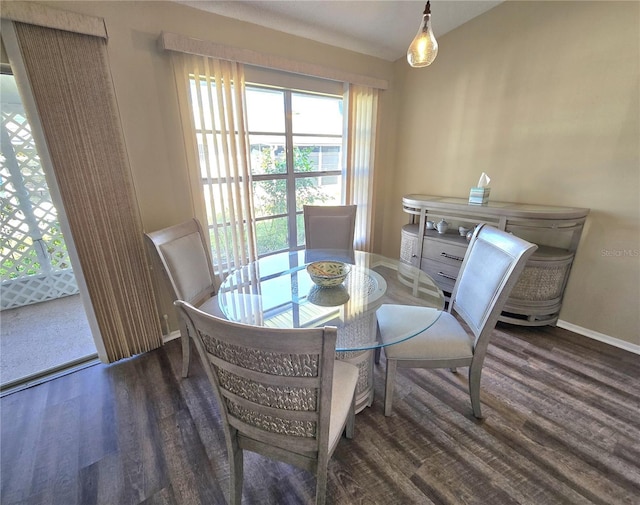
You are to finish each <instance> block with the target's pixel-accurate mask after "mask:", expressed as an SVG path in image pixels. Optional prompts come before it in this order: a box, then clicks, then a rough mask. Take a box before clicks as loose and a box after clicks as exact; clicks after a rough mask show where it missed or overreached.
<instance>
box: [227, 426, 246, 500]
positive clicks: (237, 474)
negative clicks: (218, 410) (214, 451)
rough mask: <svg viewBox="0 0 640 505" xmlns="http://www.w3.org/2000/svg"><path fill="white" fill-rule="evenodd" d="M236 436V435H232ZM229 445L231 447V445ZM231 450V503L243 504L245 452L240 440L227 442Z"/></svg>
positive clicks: (229, 450)
mask: <svg viewBox="0 0 640 505" xmlns="http://www.w3.org/2000/svg"><path fill="white" fill-rule="evenodd" d="M231 436H232V437H235V435H231ZM229 445H230V446H231V447H229ZM227 448H228V452H229V472H230V475H229V504H230V505H241V504H242V481H243V478H244V475H243V473H244V469H243V454H242V449H240V447H238V442H237V441H236V440H235V438H234V440H233V441H232V442H231V444H227Z"/></svg>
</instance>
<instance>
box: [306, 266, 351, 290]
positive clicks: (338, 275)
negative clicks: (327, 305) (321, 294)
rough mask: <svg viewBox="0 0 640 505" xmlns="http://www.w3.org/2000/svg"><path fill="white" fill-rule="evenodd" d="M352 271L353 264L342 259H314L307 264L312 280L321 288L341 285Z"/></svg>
mask: <svg viewBox="0 0 640 505" xmlns="http://www.w3.org/2000/svg"><path fill="white" fill-rule="evenodd" d="M350 271H351V266H350V265H348V264H347V263H342V262H341V261H314V262H313V263H310V264H309V265H307V272H309V277H311V280H312V281H313V282H314V283H315V284H316V285H318V286H320V287H321V288H331V287H334V286H339V285H340V284H342V283H343V282H344V280H345V279H346V278H347V275H349V272H350Z"/></svg>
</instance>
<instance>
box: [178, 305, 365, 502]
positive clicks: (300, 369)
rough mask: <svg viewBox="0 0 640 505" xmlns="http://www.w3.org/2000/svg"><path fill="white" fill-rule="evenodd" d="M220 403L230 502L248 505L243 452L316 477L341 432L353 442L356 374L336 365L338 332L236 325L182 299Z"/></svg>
mask: <svg viewBox="0 0 640 505" xmlns="http://www.w3.org/2000/svg"><path fill="white" fill-rule="evenodd" d="M175 305H176V306H177V307H178V308H179V309H180V311H181V314H182V316H183V318H184V319H185V321H186V324H187V325H189V327H190V329H191V333H192V336H193V339H194V341H195V344H196V348H197V349H198V353H199V355H200V359H201V361H202V363H203V365H204V367H205V370H206V373H207V375H208V377H209V380H210V381H211V384H212V385H213V390H214V392H215V395H216V397H217V401H218V406H219V409H220V414H221V417H222V424H223V427H224V433H225V439H226V443H227V454H228V457H229V466H230V490H229V494H230V500H229V501H230V503H231V504H232V505H240V503H241V501H242V480H243V451H245V450H248V451H252V452H256V453H259V454H262V455H264V456H267V457H270V458H272V459H275V460H278V461H283V462H285V463H288V464H291V465H294V466H298V467H301V468H304V469H306V470H308V471H311V472H313V473H315V474H316V478H317V484H316V504H318V505H322V504H324V503H325V500H326V488H327V468H328V462H329V458H330V457H331V455H332V454H333V451H334V449H335V448H336V445H337V444H338V441H339V440H340V438H341V435H342V433H343V431H345V428H346V436H347V438H352V437H353V429H354V412H355V411H354V408H355V390H356V385H357V382H358V368H357V367H356V366H354V365H351V364H349V363H346V362H344V361H338V360H336V359H335V348H336V338H337V329H336V328H335V327H324V328H305V329H279V328H266V327H261V326H250V325H245V324H240V323H234V322H231V321H228V320H225V319H221V318H218V317H215V316H212V315H210V314H207V313H205V312H203V311H201V310H199V309H196V308H195V307H193V306H192V305H190V304H189V303H187V302H184V301H180V300H178V301H176V302H175Z"/></svg>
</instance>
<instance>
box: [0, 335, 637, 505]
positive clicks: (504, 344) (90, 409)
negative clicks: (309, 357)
mask: <svg viewBox="0 0 640 505" xmlns="http://www.w3.org/2000/svg"><path fill="white" fill-rule="evenodd" d="M192 365H193V366H192V372H191V375H190V377H189V378H188V379H181V378H180V344H179V342H178V341H177V340H175V341H172V342H170V343H168V344H167V345H165V346H164V348H162V349H158V350H156V351H153V352H150V353H147V354H145V355H142V356H138V357H135V358H131V359H128V360H126V361H122V362H119V363H115V364H112V365H108V366H106V365H97V366H94V367H91V368H88V369H85V370H81V371H78V372H74V373H72V374H70V375H67V376H65V377H61V378H58V379H55V380H53V381H50V382H48V383H46V384H42V385H39V386H36V387H33V388H30V389H27V390H24V391H20V392H18V393H14V394H11V395H8V396H5V397H4V398H2V399H1V400H0V409H1V416H2V425H1V438H0V443H1V451H2V452H1V468H0V470H1V473H0V476H1V481H2V482H1V488H0V493H1V494H0V501H1V503H2V504H3V505H14V504H21V505H27V504H52V505H53V504H60V505H73V504H81V505H91V504H109V505H114V504H115V505H137V504H145V505H151V504H163V505H186V504H223V503H225V497H228V478H229V469H228V466H227V458H226V452H225V444H224V437H223V433H222V430H221V427H220V419H219V415H218V410H217V407H216V405H215V402H214V399H213V397H212V394H211V388H210V386H209V384H208V382H207V379H206V376H205V375H204V372H203V370H202V368H201V367H200V363H199V360H198V358H197V357H195V358H194V360H193V363H192ZM466 371H467V370H466V369H461V370H460V371H459V373H458V374H453V373H451V372H449V371H447V370H438V371H428V370H398V378H397V384H396V395H395V403H394V413H393V415H392V416H391V417H384V415H383V414H382V400H383V399H382V391H383V377H384V359H383V361H382V363H381V364H380V365H379V366H377V367H376V372H375V374H376V389H375V393H376V396H375V403H374V405H373V406H372V407H371V408H367V409H365V410H364V411H363V412H362V413H360V414H359V415H358V416H357V417H356V431H355V437H354V439H353V440H347V439H343V440H341V442H340V444H339V445H338V448H337V449H336V452H335V453H334V456H333V458H332V460H331V463H330V467H329V484H328V503H329V504H381V505H389V504H413V503H415V504H427V505H429V504H435V505H444V504H491V505H499V504H532V505H533V504H535V505H544V504H579V505H583V504H598V505H615V504H638V503H640V357H639V356H637V355H634V354H631V353H628V352H625V351H622V350H619V349H615V348H613V347H610V346H607V345H605V344H602V343H599V342H596V341H592V340H589V339H586V338H584V337H581V336H579V335H575V334H573V333H571V332H568V331H565V330H562V329H559V328H551V327H545V328H520V327H516V326H510V325H506V324H500V325H499V326H498V328H497V330H496V331H495V336H494V339H493V340H492V344H491V345H490V346H489V351H488V356H487V360H486V362H485V369H484V373H483V380H482V402H483V413H484V415H485V416H486V419H484V420H483V421H477V420H475V419H474V418H473V416H472V414H471V405H470V401H469V397H468V393H467V386H466V378H465V374H466ZM314 493H315V477H314V476H313V475H311V474H309V473H308V472H305V471H303V470H298V469H296V468H293V467H290V466H288V465H285V464H283V463H277V462H273V461H271V460H269V459H266V458H263V457H261V456H258V455H254V454H251V453H246V456H245V483H244V489H243V499H244V500H243V503H244V504H260V505H267V504H274V505H276V504H277V505H286V504H292V505H293V504H306V503H314Z"/></svg>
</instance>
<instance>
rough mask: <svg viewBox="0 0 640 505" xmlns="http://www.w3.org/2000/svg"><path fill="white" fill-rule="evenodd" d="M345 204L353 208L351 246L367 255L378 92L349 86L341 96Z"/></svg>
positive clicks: (370, 237) (371, 223)
mask: <svg viewBox="0 0 640 505" xmlns="http://www.w3.org/2000/svg"><path fill="white" fill-rule="evenodd" d="M345 101H346V103H347V107H346V110H347V116H346V134H345V137H346V150H345V159H346V163H345V167H346V173H347V178H346V203H347V204H356V205H357V206H358V213H357V215H356V230H355V239H354V246H355V248H356V249H358V250H360V251H371V247H372V244H373V219H374V213H373V210H374V208H375V206H374V202H373V198H374V192H373V176H374V166H375V150H376V125H377V117H378V89H375V88H370V87H367V86H358V85H355V84H350V85H349V86H348V89H347V91H346V93H345Z"/></svg>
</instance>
